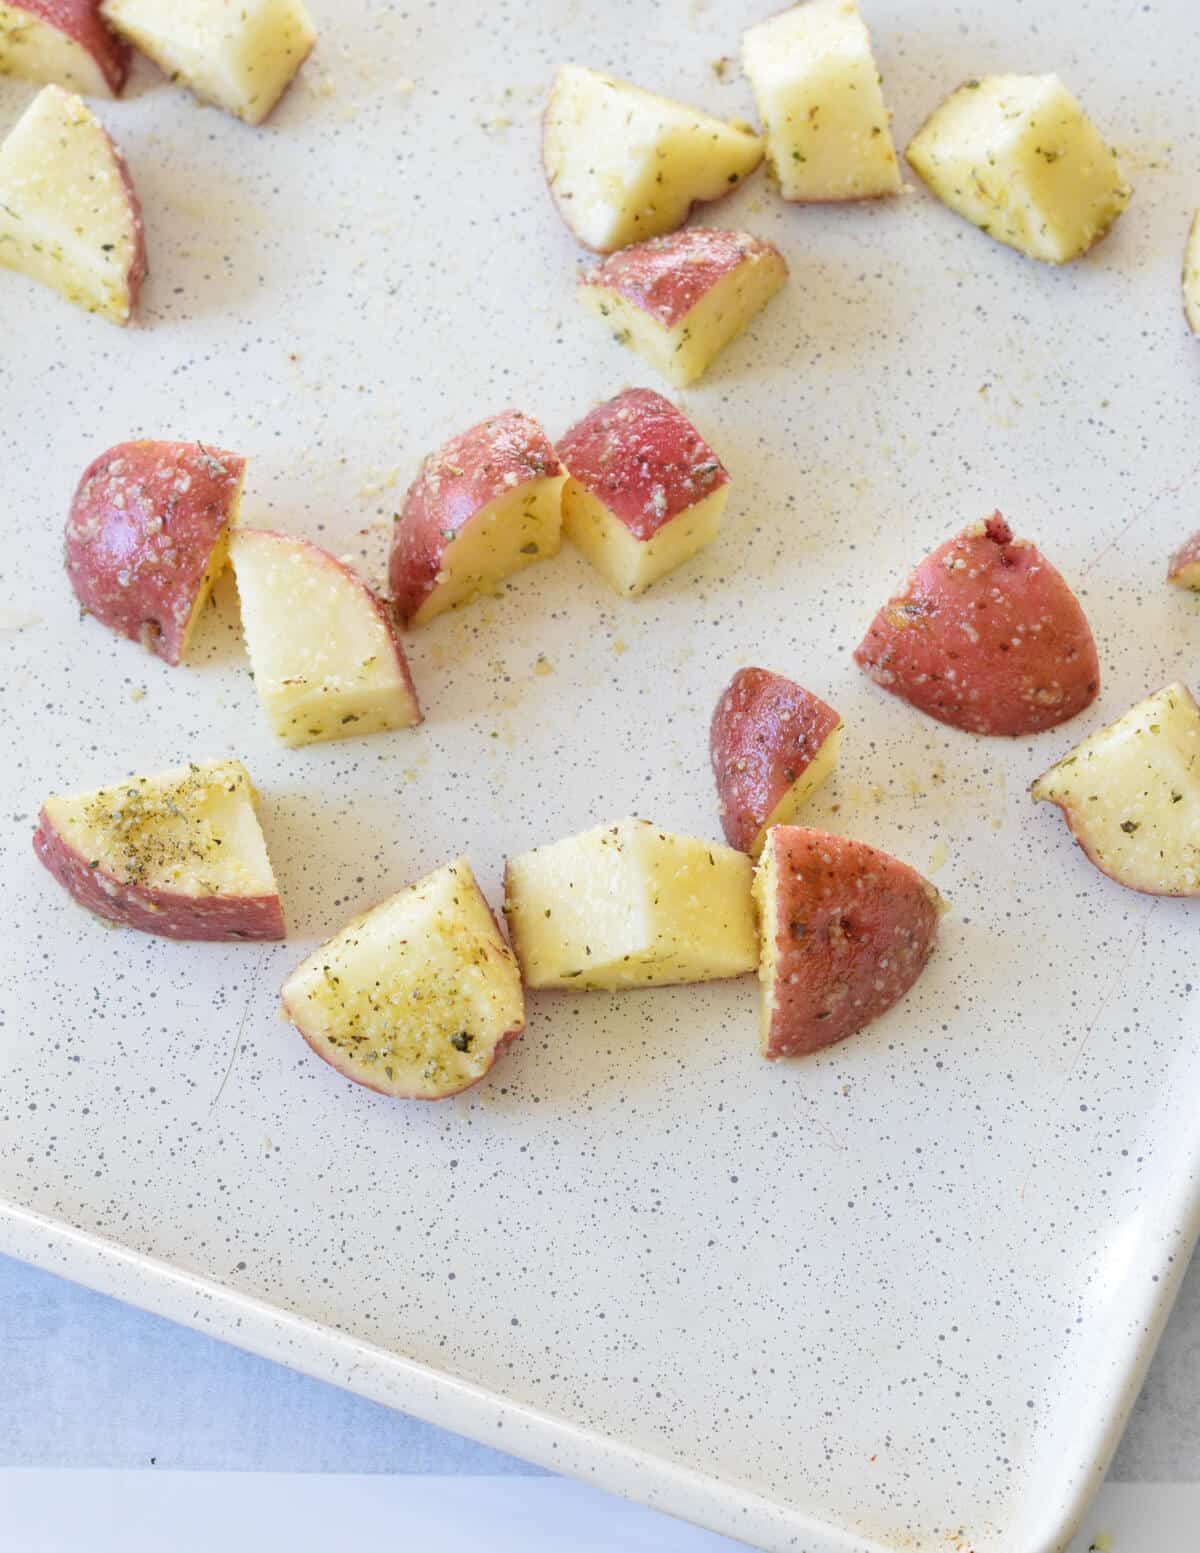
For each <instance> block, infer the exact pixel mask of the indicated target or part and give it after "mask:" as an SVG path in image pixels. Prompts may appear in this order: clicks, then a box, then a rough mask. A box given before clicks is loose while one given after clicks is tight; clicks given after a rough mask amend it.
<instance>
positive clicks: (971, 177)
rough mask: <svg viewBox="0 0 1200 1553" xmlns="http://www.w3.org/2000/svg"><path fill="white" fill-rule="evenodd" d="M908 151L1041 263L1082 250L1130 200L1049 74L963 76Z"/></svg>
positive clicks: (943, 194) (918, 166) (932, 181)
mask: <svg viewBox="0 0 1200 1553" xmlns="http://www.w3.org/2000/svg"><path fill="white" fill-rule="evenodd" d="M906 154H907V156H908V160H909V162H910V163H911V164H912V166H913V168H914V169H915V171H916V172H917V173H919V174H920V176H921V177H922V178H923V179H924V180H925V182H926V183H927V184H928V185H929V187H930V188H931V189H932V190H933V192H934V193H935V194H936V195H937V196H938V198H939V199H940V200H942V201H944V202H945V203H946V204H947V205H949V207H950V209H951V210H953V211H956V212H957V213H958V214H959V215H960V216H964V217H965V218H966V219H967V220H968V221H971V222H974V224H975V225H976V226H977V227H979V228H980V230H981V231H984V232H986V233H988V235H989V236H990V237H994V238H995V239H996V240H997V242H1001V243H1007V244H1008V246H1009V247H1010V248H1016V249H1018V250H1019V251H1020V252H1021V253H1024V254H1028V255H1029V257H1030V258H1031V259H1041V260H1043V261H1044V262H1045V263H1047V264H1065V263H1067V261H1068V260H1070V259H1077V258H1078V257H1079V255H1080V254H1082V253H1086V252H1087V251H1088V249H1089V248H1091V247H1092V246H1093V245H1094V244H1095V243H1098V242H1099V241H1100V239H1101V238H1102V237H1103V236H1104V235H1105V233H1107V232H1108V230H1109V228H1110V227H1111V226H1112V224H1113V223H1114V221H1116V219H1117V217H1118V216H1119V215H1120V214H1121V212H1122V211H1123V210H1124V209H1125V207H1126V205H1128V203H1129V199H1130V193H1131V191H1130V188H1129V185H1128V184H1127V183H1126V182H1125V180H1124V178H1123V177H1122V176H1121V169H1120V166H1119V165H1118V162H1117V157H1116V153H1115V152H1114V151H1113V150H1112V148H1111V146H1109V145H1108V144H1107V143H1106V142H1105V141H1104V140H1103V139H1102V137H1101V136H1100V134H1099V132H1098V131H1097V130H1096V128H1095V126H1094V125H1093V124H1092V122H1091V120H1090V119H1089V118H1088V117H1087V115H1086V114H1085V113H1084V111H1083V109H1082V108H1081V107H1080V105H1079V103H1078V102H1077V101H1076V100H1075V98H1074V97H1073V96H1072V95H1071V93H1070V92H1069V91H1068V90H1067V88H1066V87H1065V86H1064V85H1063V84H1062V82H1061V81H1060V80H1059V79H1058V77H1057V76H1054V75H1043V76H1017V75H999V76H988V77H986V78H985V79H983V80H979V81H968V82H967V83H966V84H965V85H964V86H960V87H959V88H958V90H957V91H956V92H954V93H952V94H951V96H949V97H948V98H947V99H946V101H945V102H944V103H943V104H942V105H941V107H940V108H938V109H937V110H936V111H935V112H934V113H933V114H932V115H931V116H930V118H928V119H927V120H926V121H925V123H924V125H923V126H922V127H921V129H920V130H919V131H918V132H917V134H916V137H915V138H914V139H913V141H912V143H911V145H910V146H909V148H908V151H907V153H906Z"/></svg>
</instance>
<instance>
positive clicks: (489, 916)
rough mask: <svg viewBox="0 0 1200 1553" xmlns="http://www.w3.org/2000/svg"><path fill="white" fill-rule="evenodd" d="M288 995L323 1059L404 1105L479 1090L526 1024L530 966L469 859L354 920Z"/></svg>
mask: <svg viewBox="0 0 1200 1553" xmlns="http://www.w3.org/2000/svg"><path fill="white" fill-rule="evenodd" d="M281 997H282V1001H283V1012H284V1016H285V1018H287V1019H289V1020H290V1021H291V1023H292V1024H294V1025H295V1027H296V1028H297V1030H299V1032H300V1034H301V1035H302V1036H303V1037H304V1039H305V1040H306V1041H307V1042H308V1044H309V1045H310V1046H311V1047H312V1049H313V1051H315V1052H316V1054H317V1055H318V1056H319V1057H323V1058H324V1060H325V1061H326V1062H328V1063H329V1064H330V1066H331V1067H334V1068H336V1069H337V1071H338V1072H339V1073H341V1074H342V1075H343V1076H344V1077H345V1078H348V1079H352V1080H353V1081H354V1083H356V1084H363V1085H365V1086H366V1088H368V1089H373V1090H375V1091H376V1092H377V1093H378V1094H381V1095H390V1096H391V1097H392V1098H394V1099H397V1100H444V1099H446V1098H448V1097H449V1096H450V1095H456V1094H458V1093H460V1092H461V1091H462V1090H464V1089H469V1088H470V1086H471V1085H472V1084H477V1083H478V1082H479V1080H480V1079H481V1078H483V1076H484V1075H485V1074H486V1073H487V1072H488V1071H489V1070H490V1068H491V1067H492V1065H493V1063H494V1062H495V1061H496V1058H497V1057H498V1056H499V1055H500V1053H501V1052H502V1051H503V1050H504V1049H505V1047H506V1046H508V1045H509V1044H510V1043H511V1042H512V1041H514V1040H516V1038H517V1036H518V1035H519V1034H520V1033H521V1031H522V1030H523V1029H524V1027H525V994H524V991H523V989H522V987H521V973H520V970H519V969H518V967H517V962H516V959H515V958H514V956H513V952H512V950H511V949H510V948H509V947H508V944H507V943H506V942H505V940H504V935H503V933H502V932H501V931H500V927H499V924H498V923H497V921H496V918H495V916H494V915H493V913H492V910H491V908H490V907H489V905H488V903H487V901H486V900H485V899H484V896H483V893H482V891H481V890H480V888H479V886H478V885H477V884H476V882H475V877H474V875H473V873H472V872H471V865H470V863H469V862H468V861H467V859H466V858H465V857H459V858H456V859H455V860H454V861H453V862H452V863H447V864H446V865H445V867H443V868H439V869H436V870H435V871H434V872H433V873H431V874H428V875H426V877H425V878H424V879H419V880H418V881H417V883H416V884H411V885H409V886H408V887H407V888H406V889H403V890H401V891H400V892H399V893H398V894H396V895H393V896H391V897H389V899H387V900H385V901H382V902H381V903H380V904H379V905H378V906H375V907H374V908H373V909H372V910H370V911H367V912H364V913H363V914H362V915H361V916H359V917H355V918H354V919H353V920H352V921H351V922H348V923H347V924H346V926H345V927H344V928H343V929H342V930H341V932H340V933H336V934H335V935H334V936H333V937H332V938H331V939H330V940H329V942H328V943H326V944H322V945H321V947H320V948H319V949H316V950H314V951H313V953H312V954H311V955H309V957H308V959H307V960H305V961H304V962H303V963H302V964H301V965H299V966H297V967H296V969H295V970H294V971H293V972H292V974H291V975H290V976H289V977H288V979H287V981H286V982H285V983H284V986H283V991H282V993H281Z"/></svg>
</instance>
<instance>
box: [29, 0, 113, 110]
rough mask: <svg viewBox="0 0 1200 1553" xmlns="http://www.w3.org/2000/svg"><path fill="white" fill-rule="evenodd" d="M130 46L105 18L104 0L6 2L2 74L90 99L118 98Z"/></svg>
mask: <svg viewBox="0 0 1200 1553" xmlns="http://www.w3.org/2000/svg"><path fill="white" fill-rule="evenodd" d="M129 54H130V50H129V45H128V44H127V43H125V42H123V41H122V40H121V39H120V38H118V37H117V35H116V33H115V32H113V31H112V30H111V29H110V28H109V27H108V26H107V25H106V23H105V22H104V19H103V18H102V17H101V15H100V0H2V3H0V75H14V76H22V77H23V78H24V79H25V80H26V81H41V82H47V83H49V82H53V83H55V84H56V85H58V86H65V87H67V88H68V89H69V90H70V91H72V92H81V93H83V95H84V96H87V97H110V96H111V97H118V96H120V93H121V88H122V87H123V86H124V85H125V78H126V76H127V75H128V74H129Z"/></svg>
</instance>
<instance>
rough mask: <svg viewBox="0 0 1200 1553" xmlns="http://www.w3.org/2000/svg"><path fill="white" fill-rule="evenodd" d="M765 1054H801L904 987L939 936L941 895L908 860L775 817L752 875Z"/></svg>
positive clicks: (839, 1036)
mask: <svg viewBox="0 0 1200 1553" xmlns="http://www.w3.org/2000/svg"><path fill="white" fill-rule="evenodd" d="M754 895H755V900H756V903H757V905H758V914H759V922H760V924H761V928H762V959H761V962H760V965H759V979H760V982H761V984H762V1054H763V1056H764V1057H767V1058H775V1057H804V1056H807V1055H808V1054H809V1053H810V1052H815V1051H820V1050H821V1049H822V1047H825V1046H832V1045H833V1044H834V1043H835V1042H836V1041H842V1040H845V1038H846V1037H847V1036H848V1035H853V1034H854V1033H855V1031H857V1030H861V1029H862V1028H863V1026H864V1025H867V1024H870V1023H871V1021H872V1020H873V1019H878V1018H879V1016H880V1014H884V1013H886V1012H887V1010H888V1009H889V1008H891V1007H892V1005H893V1004H894V1003H897V1002H899V1000H900V999H901V998H902V997H903V996H904V994H905V993H906V992H907V991H908V989H909V988H910V987H911V986H912V984H913V983H914V982H915V981H916V979H917V977H918V976H919V975H920V974H921V972H922V971H923V970H924V968H925V963H926V961H927V960H928V959H929V955H930V952H931V950H932V949H933V945H934V940H935V939H936V937H937V925H938V917H939V914H940V909H941V907H940V897H939V895H938V892H937V891H936V890H935V889H934V887H933V886H932V885H931V884H929V883H928V881H926V880H925V879H922V877H921V875H920V874H918V873H916V872H915V871H914V870H913V869H912V868H910V867H909V866H908V864H907V863H901V862H899V861H898V860H897V859H896V858H894V857H889V855H888V854H887V853H886V852H879V851H877V850H876V849H875V848H874V847H868V846H866V845H864V844H863V843H862V842H861V841H851V840H850V839H849V838H848V837H846V836H831V835H828V834H826V832H824V831H819V830H805V829H802V828H800V827H799V826H793V825H776V826H774V827H773V828H772V829H771V830H769V831H768V832H767V841H766V846H765V847H764V849H763V854H762V860H761V861H760V862H759V865H758V869H757V871H756V873H755V878H754Z"/></svg>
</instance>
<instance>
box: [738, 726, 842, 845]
mask: <svg viewBox="0 0 1200 1553" xmlns="http://www.w3.org/2000/svg"><path fill="white" fill-rule="evenodd" d="M842 728H843V724H841V723H839V724H838V725H837V727H836V728H835V729H834V730H833V732H832V733H831V734H830V735H829V736H828V738H827V739H826V740H825V742H824V744H822V745H821V748H820V749H819V750H818V751H817V753H816V754H815V755H814V756H813V758H812V759H811V760H810V761H809V763H808V765H807V766H805V768H804V770H803V771H802V772H801V773H800V775H799V776H798V777H797V778H796V780H795V781H794V782H793V783H792V785H791V787H789V788H788V790H787V792H786V793H784V795H783V797H782V798H781V799H780V800H779V802H778V803H777V804H776V805H775V807H774V808H773V809H772V810H771V812H770V814H769V815H768V816H767V820H766V824H765V825H764V826H763V828H762V829H761V830H760V831H759V833H758V835H757V836H756V837H755V838H754V845H753V846H752V847H751V848H750V856H751V857H754V858H757V857H759V856H760V855H761V853H762V849H763V847H764V846H765V845H766V841H767V832H768V831H769V830H770V829H771V827H772V825H790V824H791V823H792V821H793V820H794V819H795V817H796V815H797V814H798V813H799V812H800V810H801V809H802V808H803V807H804V805H805V804H806V803H807V802H808V800H809V799H810V798H811V797H812V795H813V794H814V793H815V792H816V790H817V788H818V787H820V786H822V785H823V784H824V783H825V782H828V780H829V778H830V777H831V776H832V775H833V770H834V767H835V766H836V765H837V762H838V755H839V754H840V753H841V748H842Z"/></svg>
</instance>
